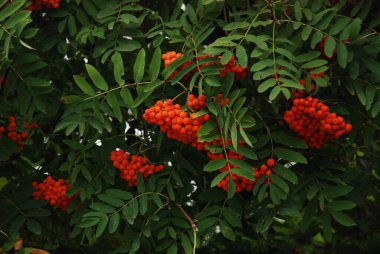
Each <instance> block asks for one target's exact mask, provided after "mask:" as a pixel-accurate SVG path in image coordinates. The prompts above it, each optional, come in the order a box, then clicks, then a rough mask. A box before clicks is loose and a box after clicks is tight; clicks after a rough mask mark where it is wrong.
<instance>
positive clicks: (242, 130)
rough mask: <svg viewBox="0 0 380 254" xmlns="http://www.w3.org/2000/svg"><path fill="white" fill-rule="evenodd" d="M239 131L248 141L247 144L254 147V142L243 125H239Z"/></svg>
mask: <svg viewBox="0 0 380 254" xmlns="http://www.w3.org/2000/svg"><path fill="white" fill-rule="evenodd" d="M239 131H240V135H241V136H242V138H243V139H244V141H245V142H246V143H247V145H249V146H250V147H252V146H253V145H252V142H251V140H249V138H248V136H247V134H246V133H245V131H244V129H243V127H242V126H241V125H240V126H239Z"/></svg>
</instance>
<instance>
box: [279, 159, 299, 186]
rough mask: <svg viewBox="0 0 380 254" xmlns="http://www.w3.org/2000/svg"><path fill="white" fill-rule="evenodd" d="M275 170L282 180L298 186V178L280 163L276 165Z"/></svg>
mask: <svg viewBox="0 0 380 254" xmlns="http://www.w3.org/2000/svg"><path fill="white" fill-rule="evenodd" d="M273 170H274V172H275V173H277V174H279V175H280V176H281V177H282V178H284V179H285V180H287V181H289V182H291V183H293V184H296V183H297V182H298V177H297V176H296V175H295V174H294V173H293V172H292V171H291V170H290V169H289V168H286V167H284V166H283V165H281V164H279V163H276V165H274V167H273Z"/></svg>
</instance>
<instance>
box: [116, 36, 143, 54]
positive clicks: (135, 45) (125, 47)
mask: <svg viewBox="0 0 380 254" xmlns="http://www.w3.org/2000/svg"><path fill="white" fill-rule="evenodd" d="M139 48H141V44H140V43H139V42H137V41H135V40H129V39H125V38H120V39H119V40H118V41H117V46H116V50H117V51H134V50H136V49H139Z"/></svg>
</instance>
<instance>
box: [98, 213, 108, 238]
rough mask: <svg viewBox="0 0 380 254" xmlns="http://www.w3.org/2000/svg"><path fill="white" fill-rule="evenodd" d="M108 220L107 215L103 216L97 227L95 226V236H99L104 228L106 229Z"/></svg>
mask: <svg viewBox="0 0 380 254" xmlns="http://www.w3.org/2000/svg"><path fill="white" fill-rule="evenodd" d="M108 220H109V217H108V216H105V217H104V218H102V219H101V220H100V221H99V224H98V227H97V228H96V232H95V235H96V237H99V236H101V235H102V234H103V232H104V230H105V229H106V227H107V225H108Z"/></svg>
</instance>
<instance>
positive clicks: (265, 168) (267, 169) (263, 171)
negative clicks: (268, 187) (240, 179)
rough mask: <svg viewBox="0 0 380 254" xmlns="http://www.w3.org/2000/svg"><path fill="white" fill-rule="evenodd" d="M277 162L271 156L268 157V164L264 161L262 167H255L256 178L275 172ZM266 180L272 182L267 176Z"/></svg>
mask: <svg viewBox="0 0 380 254" xmlns="http://www.w3.org/2000/svg"><path fill="white" fill-rule="evenodd" d="M275 164H276V162H275V160H274V159H273V158H269V159H267V161H266V164H265V163H264V164H262V165H261V166H260V169H258V168H254V171H255V178H256V180H257V179H259V178H260V177H261V176H270V175H271V174H272V173H273V167H274V165H275ZM264 182H265V183H270V182H271V179H269V178H267V179H265V181H264Z"/></svg>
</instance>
